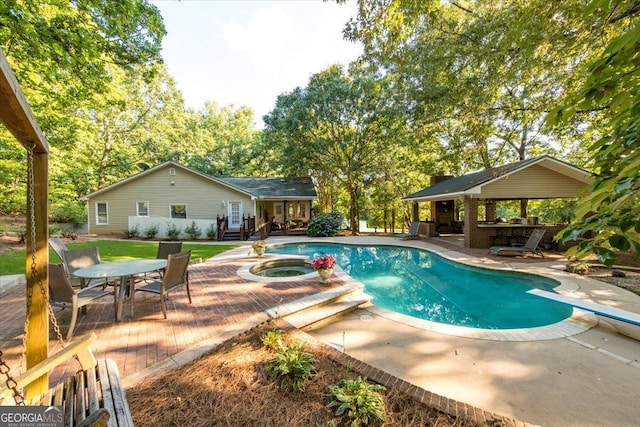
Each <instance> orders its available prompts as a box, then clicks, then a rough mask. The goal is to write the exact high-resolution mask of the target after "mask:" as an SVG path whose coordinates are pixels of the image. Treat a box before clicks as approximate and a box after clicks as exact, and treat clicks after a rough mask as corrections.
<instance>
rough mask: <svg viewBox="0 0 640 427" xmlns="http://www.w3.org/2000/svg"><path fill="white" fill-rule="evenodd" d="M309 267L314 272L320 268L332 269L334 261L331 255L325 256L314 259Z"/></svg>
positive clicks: (334, 264)
mask: <svg viewBox="0 0 640 427" xmlns="http://www.w3.org/2000/svg"><path fill="white" fill-rule="evenodd" d="M311 265H312V266H313V269H314V270H320V269H321V268H333V267H335V266H336V259H335V257H334V256H333V255H329V254H326V255H324V256H323V257H321V258H314V259H313V261H311Z"/></svg>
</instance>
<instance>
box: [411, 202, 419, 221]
mask: <svg viewBox="0 0 640 427" xmlns="http://www.w3.org/2000/svg"><path fill="white" fill-rule="evenodd" d="M412 215H413V220H414V221H420V207H419V206H418V202H413V212H412Z"/></svg>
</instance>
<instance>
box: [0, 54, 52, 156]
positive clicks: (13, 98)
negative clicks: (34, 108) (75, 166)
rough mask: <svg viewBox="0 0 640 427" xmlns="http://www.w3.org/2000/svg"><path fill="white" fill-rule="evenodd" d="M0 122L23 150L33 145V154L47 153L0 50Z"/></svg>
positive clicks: (45, 145) (36, 125)
mask: <svg viewBox="0 0 640 427" xmlns="http://www.w3.org/2000/svg"><path fill="white" fill-rule="evenodd" d="M0 70H1V71H2V72H0V99H1V100H2V102H0V121H2V123H4V125H5V126H6V128H7V129H8V130H9V132H11V133H12V134H13V136H15V137H16V139H17V140H18V142H20V144H22V145H23V146H24V147H25V148H28V147H29V145H30V144H35V147H34V152H35V153H48V152H49V144H48V143H47V140H46V138H45V137H44V134H43V133H42V130H41V129H40V126H39V125H38V122H37V121H36V119H35V117H34V116H33V113H32V112H31V107H29V103H27V100H26V98H25V97H24V95H23V93H22V90H21V89H20V84H19V83H18V80H17V79H16V76H15V75H14V74H13V71H12V70H11V67H10V66H9V62H8V61H7V58H6V56H5V55H4V52H3V51H2V49H0Z"/></svg>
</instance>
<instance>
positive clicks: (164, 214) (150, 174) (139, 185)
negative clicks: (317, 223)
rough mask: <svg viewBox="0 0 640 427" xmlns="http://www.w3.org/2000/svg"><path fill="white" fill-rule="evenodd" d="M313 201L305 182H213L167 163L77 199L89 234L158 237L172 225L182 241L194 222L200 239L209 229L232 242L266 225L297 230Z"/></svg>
mask: <svg viewBox="0 0 640 427" xmlns="http://www.w3.org/2000/svg"><path fill="white" fill-rule="evenodd" d="M316 198H317V193H316V190H315V187H314V185H313V182H312V180H311V178H309V177H304V178H248V177H247V178H227V177H225V178H222V177H213V176H210V175H207V174H205V173H202V172H199V171H196V170H194V169H191V168H188V167H186V166H183V165H181V164H179V163H176V162H173V161H169V162H165V163H162V164H160V165H157V166H155V167H153V168H150V169H147V170H145V171H142V172H140V173H138V174H136V175H134V176H131V177H129V178H125V179H123V180H121V181H119V182H116V183H114V184H111V185H109V186H107V187H104V188H101V189H99V190H97V191H94V192H93V193H90V194H88V195H86V196H84V197H82V198H81V200H86V201H87V202H88V226H89V233H95V234H122V233H123V232H124V231H125V230H131V229H132V228H133V227H136V226H137V228H138V229H139V233H140V235H142V236H144V235H145V230H147V229H148V228H149V227H150V226H156V227H158V228H159V233H158V235H157V237H160V238H163V237H166V236H167V227H168V226H169V225H170V224H172V225H174V226H177V227H178V228H180V230H182V234H181V236H182V237H184V236H185V233H184V230H185V228H186V227H187V226H190V225H191V224H192V223H193V222H194V221H195V222H196V225H197V226H198V228H200V230H201V232H202V235H201V237H202V238H205V237H206V230H207V229H208V228H209V227H211V226H212V225H213V226H214V227H217V228H218V230H219V233H221V234H225V233H226V232H228V233H229V234H230V235H234V236H236V237H237V233H238V232H239V231H240V230H243V236H244V237H243V238H245V239H246V238H248V237H249V234H252V233H253V232H255V231H256V230H258V229H260V228H261V227H262V226H263V225H265V224H269V225H271V224H277V227H276V228H280V227H279V226H280V225H281V226H282V229H283V230H288V229H291V228H294V227H296V226H299V227H302V226H303V225H305V224H306V223H307V222H308V221H309V220H310V219H311V216H312V203H313V200H314V199H316ZM247 222H249V223H252V224H253V225H252V226H248V225H247ZM222 224H224V225H222ZM248 230H250V233H249V234H247V231H248ZM221 234H219V237H221Z"/></svg>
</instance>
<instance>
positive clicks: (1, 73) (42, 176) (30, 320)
mask: <svg viewBox="0 0 640 427" xmlns="http://www.w3.org/2000/svg"><path fill="white" fill-rule="evenodd" d="M0 121H1V122H2V123H3V124H4V126H5V127H6V128H7V129H8V130H9V131H10V132H11V134H13V136H14V137H15V138H16V139H17V140H18V142H20V144H22V146H23V147H24V148H25V149H26V150H27V162H28V169H29V179H28V182H27V195H28V196H27V234H26V243H27V259H26V262H25V271H26V279H27V288H26V294H27V296H29V295H32V298H31V306H30V308H29V310H27V313H28V315H27V316H28V317H27V330H26V334H27V335H26V343H25V345H26V349H25V353H26V363H27V368H30V367H32V366H34V365H35V364H37V363H38V362H40V361H42V360H44V359H45V358H46V357H47V356H48V349H49V314H48V311H47V299H48V289H49V286H48V271H47V268H48V263H49V250H48V247H47V239H48V209H47V199H48V184H49V145H48V143H47V140H46V138H45V137H44V134H43V133H42V130H41V129H40V127H39V126H38V123H37V122H36V119H35V117H34V116H33V113H32V112H31V108H30V107H29V104H28V103H27V101H26V99H25V97H24V95H23V93H22V90H21V89H20V85H19V84H18V80H17V79H16V77H15V75H14V74H13V71H12V70H11V68H10V66H9V63H8V61H7V58H6V56H5V55H4V52H3V51H2V50H1V49H0ZM40 284H42V285H43V288H44V289H45V292H44V293H42V292H41V291H40ZM28 300H29V298H27V301H28ZM47 388H48V375H44V376H42V377H40V379H38V380H37V381H34V382H33V383H31V384H30V385H29V386H28V387H27V390H26V394H27V396H29V395H37V394H40V393H42V392H44V391H45V390H47Z"/></svg>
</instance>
